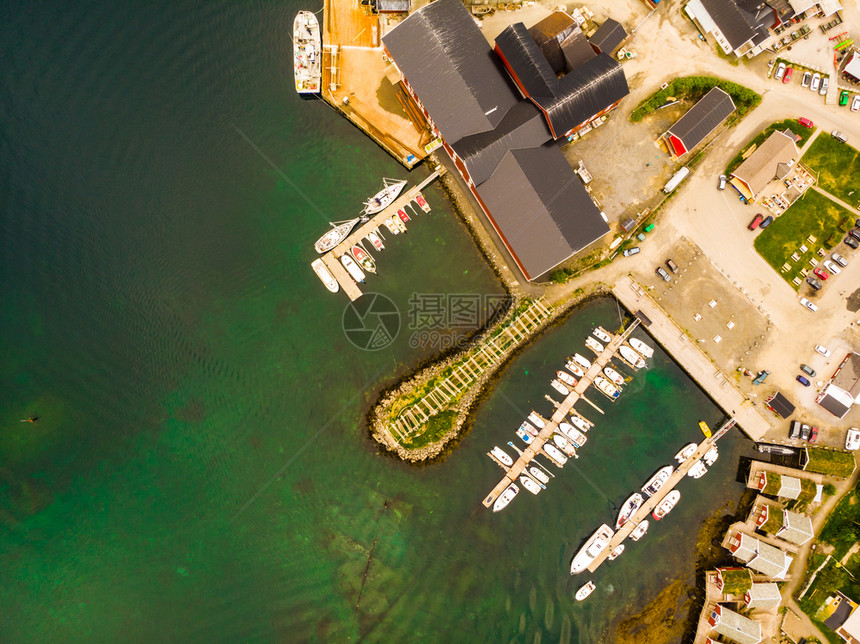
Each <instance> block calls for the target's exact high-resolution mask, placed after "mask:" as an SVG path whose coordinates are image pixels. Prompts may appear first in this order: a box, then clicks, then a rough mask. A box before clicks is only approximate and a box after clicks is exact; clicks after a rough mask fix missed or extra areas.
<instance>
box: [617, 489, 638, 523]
mask: <svg viewBox="0 0 860 644" xmlns="http://www.w3.org/2000/svg"><path fill="white" fill-rule="evenodd" d="M643 503H645V499H644V498H642V495H641V494H639V492H634V493H633V494H631V495H630V496H629V497H628V498H627V500H626V501H625V502H624V504H623V505H622V506H621V510H619V511H618V519H616V521H615V529H616V530H618V529H619V528H621V526H623V525H624V524H625V523H627V520H628V519H630V517H632V516H633V514H634V513H635V512H636V510H638V509H639V508H640V507H641V506H642V504H643Z"/></svg>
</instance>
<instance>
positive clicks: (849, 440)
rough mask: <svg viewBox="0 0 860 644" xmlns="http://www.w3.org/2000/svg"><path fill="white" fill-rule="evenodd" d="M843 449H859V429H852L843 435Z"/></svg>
mask: <svg viewBox="0 0 860 644" xmlns="http://www.w3.org/2000/svg"><path fill="white" fill-rule="evenodd" d="M845 449H850V450H851V451H855V450H857V449H860V429H857V428H856V427H852V428H851V429H849V430H848V433H847V434H846V435H845Z"/></svg>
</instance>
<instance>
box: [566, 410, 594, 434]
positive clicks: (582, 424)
mask: <svg viewBox="0 0 860 644" xmlns="http://www.w3.org/2000/svg"><path fill="white" fill-rule="evenodd" d="M570 424H571V425H573V426H574V427H576V428H577V429H578V430H579V431H581V432H587V431H588V430H589V429H591V426H590V425H589V424H588V421H587V420H585V419H584V418H581V417H580V416H577V415H576V414H571V415H570Z"/></svg>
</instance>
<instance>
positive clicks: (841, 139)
mask: <svg viewBox="0 0 860 644" xmlns="http://www.w3.org/2000/svg"><path fill="white" fill-rule="evenodd" d="M830 136H832V137H833V138H834V139H836V140H837V141H839V142H840V143H848V137H847V136H845V134H844V133H842V132H840V131H839V130H833V131H832V132H831V133H830Z"/></svg>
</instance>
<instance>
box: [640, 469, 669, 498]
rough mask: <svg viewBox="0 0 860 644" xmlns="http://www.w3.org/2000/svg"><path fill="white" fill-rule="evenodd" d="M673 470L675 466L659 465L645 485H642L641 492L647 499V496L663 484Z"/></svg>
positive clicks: (651, 494) (653, 493)
mask: <svg viewBox="0 0 860 644" xmlns="http://www.w3.org/2000/svg"><path fill="white" fill-rule="evenodd" d="M674 471H675V468H674V467H672V466H671V465H667V466H666V467H661V468H660V469H659V470H657V471H656V472H655V473H654V476H652V477H651V478H650V479H648V481H647V482H646V483H645V485H643V486H642V494H644V495H645V498H646V499H647V498H648V497H649V496H654V495H655V494H656V493H657V490H659V489H660V488H661V487H663V484H664V483H665V482H666V481H668V480H669V477H670V476H672V472H674Z"/></svg>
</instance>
